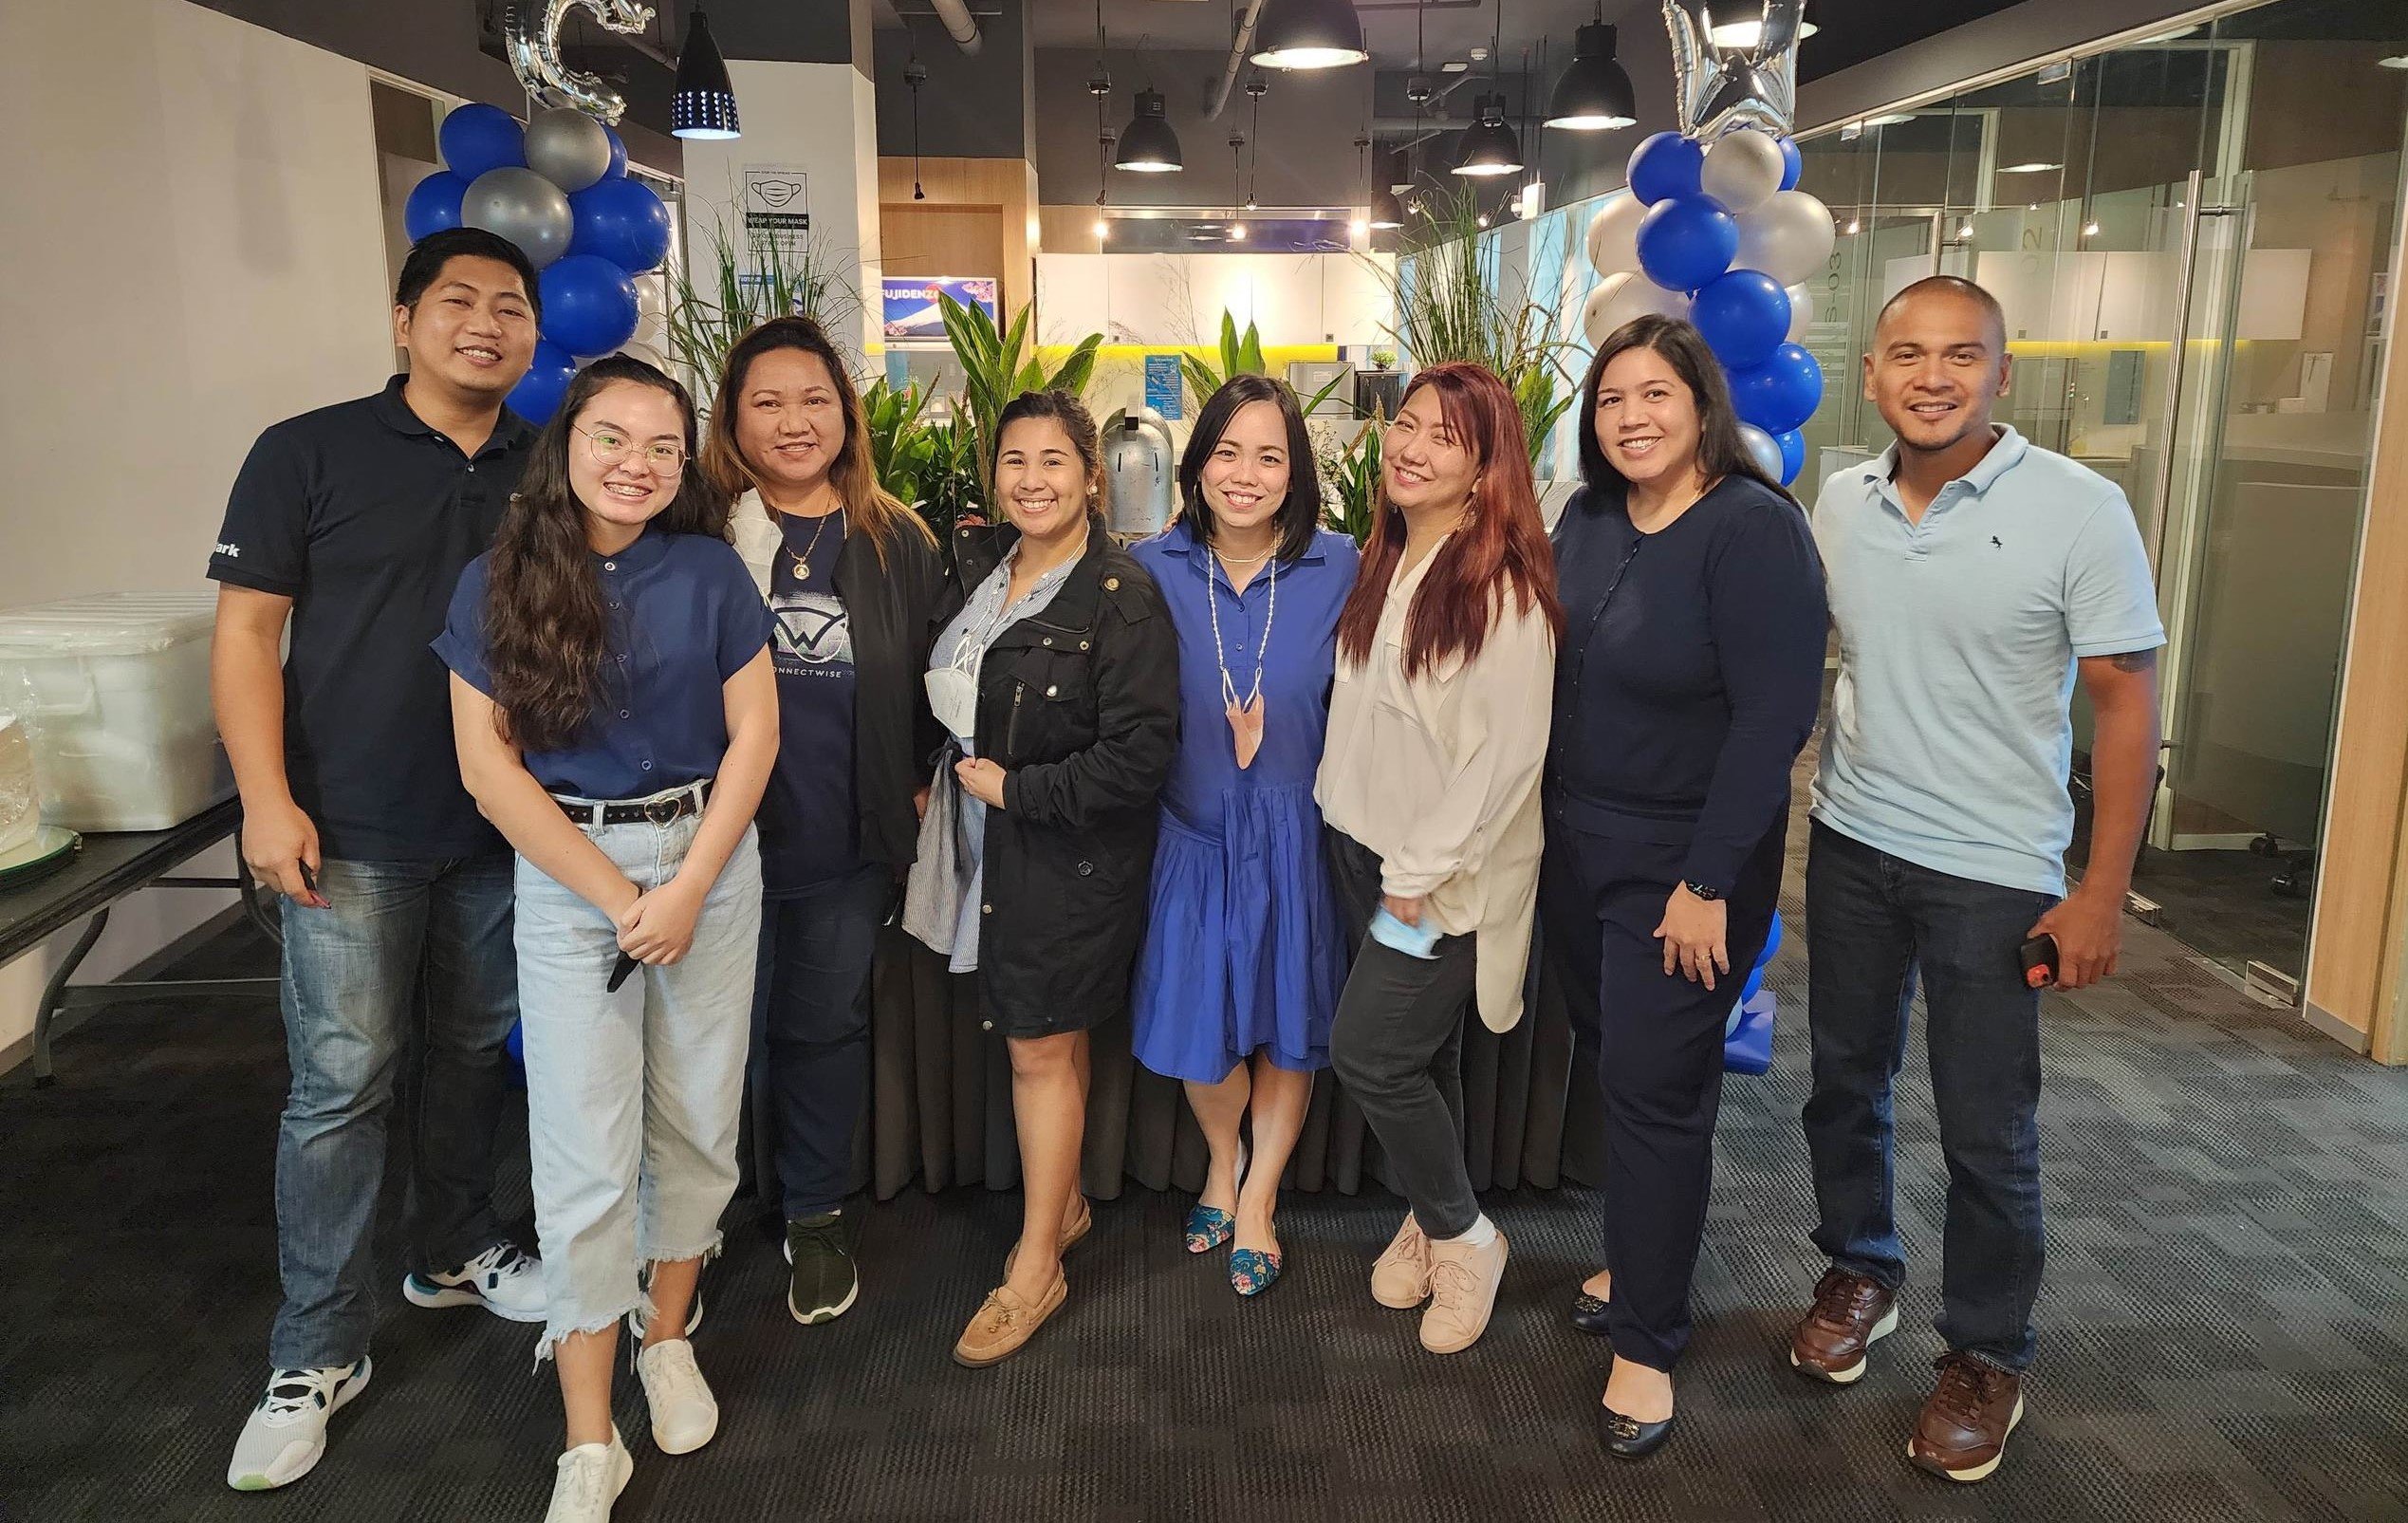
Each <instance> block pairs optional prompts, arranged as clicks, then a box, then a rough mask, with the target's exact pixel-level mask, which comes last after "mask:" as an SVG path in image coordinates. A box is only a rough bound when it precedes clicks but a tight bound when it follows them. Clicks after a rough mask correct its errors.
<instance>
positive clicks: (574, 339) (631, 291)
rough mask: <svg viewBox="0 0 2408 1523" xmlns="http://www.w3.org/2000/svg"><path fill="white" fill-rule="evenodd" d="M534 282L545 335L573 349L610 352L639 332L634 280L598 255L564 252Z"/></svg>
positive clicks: (581, 352)
mask: <svg viewBox="0 0 2408 1523" xmlns="http://www.w3.org/2000/svg"><path fill="white" fill-rule="evenodd" d="M536 281H537V284H538V285H539V286H540V287H541V289H542V294H543V298H544V337H546V338H547V339H549V340H551V341H552V342H553V343H554V344H558V345H559V346H560V347H562V348H564V349H565V350H567V351H568V352H569V353H570V354H574V355H594V354H608V353H609V352H610V351H611V350H613V349H616V348H618V347H619V346H620V345H621V344H624V343H626V342H627V341H628V340H629V339H630V338H632V337H634V336H635V332H636V318H637V315H638V314H637V310H636V283H635V282H634V281H632V280H629V279H628V278H627V272H626V271H625V270H623V269H620V268H619V267H618V266H617V265H614V264H612V263H611V262H610V261H609V260H607V259H604V258H602V256H601V255H600V254H575V253H573V254H569V255H566V256H565V257H564V258H561V259H559V260H556V261H554V262H553V263H552V264H550V265H548V266H546V268H545V269H544V272H543V273H542V274H541V275H538V276H537V277H536Z"/></svg>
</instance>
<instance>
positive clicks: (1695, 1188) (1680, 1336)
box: [1539, 804, 1787, 1370]
mask: <svg viewBox="0 0 2408 1523" xmlns="http://www.w3.org/2000/svg"><path fill="white" fill-rule="evenodd" d="M1786 824H1787V822H1786V820H1785V821H1777V822H1775V823H1774V825H1773V827H1772V828H1771V830H1769V832H1767V834H1766V836H1765V839H1764V842H1763V844H1762V845H1759V846H1757V848H1756V850H1755V853H1754V855H1752V856H1751V857H1750V858H1749V859H1748V863H1747V865H1746V866H1745V867H1743V868H1741V869H1740V874H1739V881H1738V882H1737V883H1736V884H1735V885H1734V886H1733V888H1732V893H1731V895H1730V897H1729V899H1728V901H1727V903H1728V905H1729V917H1730V918H1729V921H1728V927H1727V929H1726V931H1725V932H1724V945H1725V947H1726V949H1727V950H1728V952H1729V954H1730V957H1731V972H1730V973H1729V974H1728V975H1716V976H1715V978H1714V987H1713V989H1712V990H1711V991H1709V990H1708V989H1707V988H1706V986H1705V985H1703V984H1700V983H1691V982H1690V981H1689V979H1688V978H1687V977H1686V976H1685V975H1682V974H1680V973H1678V972H1675V973H1671V974H1667V973H1665V972H1664V952H1663V943H1662V942H1661V941H1659V940H1658V939H1657V938H1656V935H1655V931H1656V927H1657V925H1658V923H1659V922H1661V920H1662V919H1663V917H1664V905H1665V902H1666V901H1668V900H1669V899H1670V898H1671V897H1672V891H1673V888H1674V887H1675V885H1676V884H1677V883H1678V882H1680V876H1681V873H1680V869H1681V864H1682V861H1683V859H1684V858H1686V856H1687V855H1688V847H1687V846H1686V845H1664V844H1659V843H1656V842H1646V841H1620V840H1613V839H1609V838H1607V837H1604V836H1599V835H1592V834H1590V833H1588V832H1586V831H1584V830H1579V829H1575V828H1573V827H1569V826H1567V825H1565V823H1564V822H1563V820H1562V819H1561V818H1560V817H1559V816H1558V814H1557V813H1556V811H1555V808H1553V806H1552V805H1551V804H1550V806H1549V807H1548V809H1547V862H1546V870H1545V872H1544V873H1543V874H1542V876H1541V880H1540V889H1539V904H1540V912H1541V914H1542V915H1543V916H1544V917H1545V923H1546V933H1547V955H1548V957H1551V958H1552V959H1554V962H1555V966H1556V969H1557V974H1558V976H1560V977H1561V978H1563V979H1564V981H1565V997H1566V999H1567V1001H1568V1002H1569V1003H1570V1004H1571V1006H1572V1010H1573V1018H1574V1019H1575V1020H1576V1021H1581V1022H1583V1023H1584V1024H1585V1023H1586V1022H1588V1021H1594V1022H1595V1023H1596V1024H1595V1028H1594V1030H1595V1032H1596V1036H1597V1068H1598V1078H1599V1081H1600V1083H1601V1084H1602V1087H1603V1090H1604V1097H1605V1107H1604V1109H1605V1179H1604V1186H1605V1190H1604V1193H1605V1267H1606V1268H1607V1269H1608V1270H1610V1271H1611V1272H1613V1276H1614V1293H1613V1314H1612V1318H1611V1322H1612V1333H1613V1343H1614V1352H1615V1353H1617V1354H1619V1355H1620V1356H1621V1357H1622V1358H1624V1359H1628V1360H1631V1361H1633V1362H1634V1363H1637V1364H1640V1365H1647V1366H1648V1367H1649V1368H1651V1369H1662V1370H1669V1369H1671V1368H1672V1367H1673V1366H1674V1365H1676V1364H1677V1363H1678V1362H1679V1360H1680V1355H1681V1350H1682V1349H1684V1348H1686V1347H1688V1346H1689V1332H1690V1322H1689V1281H1690V1277H1691V1275H1692V1273H1693V1272H1695V1269H1696V1265H1697V1245H1698V1239H1699V1237H1700V1236H1701V1235H1703V1233H1704V1231H1705V1225H1706V1202H1707V1198H1708V1197H1709V1195H1710V1194H1711V1193H1712V1190H1713V1170H1714V1162H1713V1142H1714V1117H1715V1115H1716V1113H1717V1112H1718V1111H1719V1110H1720V1108H1721V1105H1722V1033H1723V1027H1724V1025H1725V1023H1726V1022H1727V1021H1728V1020H1729V1019H1730V1016H1731V1007H1732V1004H1733V1003H1735V1002H1736V1001H1737V1000H1738V998H1739V990H1740V987H1741V985H1742V984H1744V983H1745V982H1746V980H1747V976H1748V970H1749V969H1750V967H1752V966H1754V964H1755V960H1756V957H1757V956H1758V954H1760V953H1762V952H1763V950H1764V942H1765V938H1766V936H1767V935H1769V933H1770V931H1771V928H1772V915H1773V911H1774V910H1775V909H1776V908H1777V907H1778V905H1779V902H1780V897H1781V866H1782V837H1783V833H1784V829H1785V827H1786Z"/></svg>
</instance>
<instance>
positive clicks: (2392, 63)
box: [2375, 53, 2408, 68]
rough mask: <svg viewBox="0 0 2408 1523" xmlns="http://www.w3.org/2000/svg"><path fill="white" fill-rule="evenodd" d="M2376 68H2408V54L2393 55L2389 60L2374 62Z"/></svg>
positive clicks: (2382, 59) (2380, 59) (2383, 59)
mask: <svg viewBox="0 0 2408 1523" xmlns="http://www.w3.org/2000/svg"><path fill="white" fill-rule="evenodd" d="M2375 66H2376V67H2377V68H2408V53H2394V54H2393V55H2392V56H2391V57H2389V58H2379V59H2377V60H2375Z"/></svg>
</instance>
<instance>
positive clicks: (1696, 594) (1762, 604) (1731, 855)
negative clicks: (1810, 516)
mask: <svg viewBox="0 0 2408 1523" xmlns="http://www.w3.org/2000/svg"><path fill="white" fill-rule="evenodd" d="M1622 498H1623V493H1622V492H1621V490H1619V489H1617V490H1614V491H1611V492H1601V491H1590V490H1585V489H1584V490H1583V491H1582V492H1579V493H1578V494H1577V495H1575V496H1574V497H1573V498H1572V500H1571V501H1570V502H1568V503H1566V504H1565V507H1564V516H1563V517H1562V518H1561V519H1559V520H1558V521H1557V523H1556V526H1555V534H1554V541H1555V575H1556V585H1557V590H1558V592H1559V594H1560V595H1561V596H1562V598H1563V600H1564V623H1565V628H1564V641H1563V644H1562V645H1561V646H1560V647H1558V649H1557V652H1556V658H1555V723H1554V726H1553V729H1552V733H1551V736H1550V740H1549V745H1548V755H1547V787H1548V789H1550V790H1551V791H1552V792H1553V793H1554V794H1555V795H1556V798H1557V801H1558V802H1559V803H1560V804H1561V805H1562V806H1563V808H1564V810H1565V814H1566V816H1567V817H1568V818H1569V819H1570V821H1571V823H1572V824H1574V825H1575V826H1578V827H1581V828H1583V829H1585V830H1589V831H1591V832H1593V833H1595V834H1598V835H1602V836H1608V837H1612V838H1616V839H1620V840H1625V841H1645V842H1652V843H1656V844H1658V845H1687V847H1688V848H1689V849H1688V855H1687V857H1686V859H1685V864H1684V866H1683V868H1682V872H1681V876H1682V878H1683V880H1684V881H1686V882H1695V883H1701V884H1704V885H1705V886H1706V887H1709V888H1713V889H1717V890H1720V891H1723V892H1726V893H1727V892H1729V891H1730V889H1731V886H1732V883H1733V882H1736V881H1737V879H1738V877H1739V869H1740V867H1741V866H1742V864H1745V863H1746V862H1747V860H1748V856H1749V854H1750V852H1752V851H1753V850H1754V849H1755V848H1756V845H1757V843H1759V842H1761V841H1762V840H1763V839H1764V836H1765V832H1766V831H1767V830H1769V829H1770V828H1772V826H1773V824H1774V822H1775V821H1777V820H1779V819H1781V818H1782V817H1783V814H1784V812H1785V811H1786V810H1787V808H1788V803H1789V767H1790V764H1791V763H1792V762H1794V761H1795V760H1796V759H1797V755H1798V751H1799V748H1800V747H1802V746H1804V745H1805V744H1806V736H1807V734H1809V733H1811V732H1812V730H1813V729H1814V715H1815V711H1816V709H1817V708H1818V707H1819V706H1820V705H1821V702H1822V696H1823V649H1824V643H1825V637H1826V636H1827V634H1828V632H1829V629H1830V613H1829V610H1828V607H1827V606H1826V604H1825V599H1824V590H1823V563H1822V561H1821V559H1820V558H1819V557H1817V555H1816V554H1815V549H1814V538H1813V535H1812V534H1811V533H1810V532H1809V531H1808V530H1807V528H1806V514H1804V513H1803V512H1801V511H1799V510H1798V507H1797V505H1796V504H1795V503H1793V502H1791V501H1789V499H1788V498H1787V497H1784V496H1783V495H1781V494H1780V493H1779V492H1774V491H1773V490H1772V489H1771V488H1769V487H1767V486H1766V485H1764V483H1762V482H1760V481H1755V480H1751V479H1750V478H1748V477H1744V476H1729V477H1726V478H1725V479H1723V480H1722V481H1720V482H1718V483H1716V484H1715V486H1714V488H1713V491H1711V492H1707V493H1706V494H1705V495H1704V496H1702V497H1700V498H1698V499H1697V501H1696V502H1695V503H1694V504H1692V505H1691V506H1690V508H1689V510H1688V511H1686V512H1684V513H1682V514H1681V515H1680V516H1679V517H1678V518H1676V519H1674V520H1673V521H1672V522H1671V523H1670V524H1667V525H1665V526H1664V527H1663V528H1662V529H1658V531H1656V532H1655V533H1652V534H1642V533H1640V532H1639V529H1638V528H1637V527H1636V526H1635V525H1633V524H1632V523H1631V521H1630V514H1629V513H1628V511H1625V510H1624V508H1623V504H1622Z"/></svg>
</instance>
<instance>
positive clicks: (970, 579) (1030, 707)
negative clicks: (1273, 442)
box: [905, 392, 1178, 1366]
mask: <svg viewBox="0 0 2408 1523" xmlns="http://www.w3.org/2000/svg"><path fill="white" fill-rule="evenodd" d="M1102 482H1103V476H1102V459H1101V457H1100V455H1099V452H1098V448H1097V442H1096V427H1095V422H1094V420H1093V419H1092V418H1089V417H1088V416H1087V412H1086V409H1085V408H1084V407H1082V406H1081V405H1080V404H1079V402H1078V400H1077V399H1075V398H1072V397H1069V396H1066V395H1065V394H1063V393H1060V392H1024V393H1022V394H1021V396H1020V397H1019V398H1017V399H1014V400H1013V401H1012V402H1011V404H1010V406H1008V407H1006V408H1005V409H1004V412H1003V416H1002V418H1001V419H1000V421H999V424H998V427H997V430H996V451H995V468H994V497H995V505H996V507H997V508H998V509H999V510H1000V511H1001V512H1002V513H1004V514H1005V515H1007V516H1008V517H1009V518H1010V525H1009V526H996V527H993V528H985V527H974V526H966V527H964V528H963V529H960V530H958V531H957V533H956V536H955V539H954V560H955V564H956V568H957V570H958V572H959V578H958V582H959V585H960V587H961V588H962V600H961V604H960V606H959V608H958V609H957V611H955V612H954V616H953V618H952V620H951V622H949V623H948V624H947V625H946V627H945V630H944V633H943V634H941V635H939V636H938V637H937V640H936V643H935V649H934V650H933V651H932V652H931V655H930V659H929V674H928V691H929V696H930V700H931V707H932V709H933V711H934V713H935V716H936V718H937V721H938V722H939V724H940V725H941V726H942V727H943V728H944V729H946V730H947V731H948V732H949V733H950V734H952V736H953V737H954V738H953V742H952V744H951V745H950V746H949V747H948V748H947V755H948V759H949V760H950V759H951V758H952V757H953V756H954V755H958V756H959V758H960V759H959V760H957V761H953V763H952V765H951V767H950V768H948V767H944V766H940V767H939V769H938V775H937V785H938V789H939V792H938V796H937V797H935V799H934V800H933V801H932V803H931V806H930V808H929V812H928V818H927V821H926V823H925V825H924V826H923V828H922V833H921V850H920V854H919V862H918V864H917V866H916V867H915V869H914V880H913V884H912V890H911V894H910V896H909V903H908V905H907V911H906V920H905V923H906V925H907V926H908V928H909V929H910V930H911V931H912V933H913V934H914V935H916V936H917V937H919V938H920V939H922V940H923V941H926V942H927V943H928V944H929V945H931V946H933V947H935V949H936V950H938V951H940V952H944V953H947V954H948V956H949V957H950V965H951V966H952V968H953V969H954V971H955V972H967V971H970V970H971V969H973V968H974V969H976V970H977V972H978V973H979V975H980V979H979V982H980V991H979V1006H980V1010H979V1025H980V1026H981V1028H982V1029H984V1030H986V1031H995V1032H999V1033H1001V1034H1002V1035H1003V1036H1004V1038H1005V1039H1006V1041H1007V1042H1008V1043H1009V1045H1010V1052H1011V1098H1012V1119H1013V1124H1014V1126H1015V1128H1016V1129H1017V1131H1018V1133H1019V1140H1020V1159H1021V1176H1022V1189H1023V1195H1024V1198H1025V1207H1024V1216H1023V1222H1022V1228H1021V1234H1020V1241H1019V1244H1018V1246H1017V1247H1015V1248H1014V1249H1013V1251H1012V1256H1011V1257H1010V1258H1009V1259H1007V1260H1006V1261H1005V1265H1004V1275H1005V1278H1004V1283H1003V1284H1002V1285H1000V1286H998V1287H997V1288H996V1289H995V1290H994V1291H991V1292H990V1293H989V1294H988V1296H987V1299H986V1301H985V1302H984V1303H983V1304H982V1305H981V1306H980V1307H979V1309H978V1312H977V1314H976V1315H975V1316H973V1317H972V1319H971V1322H970V1326H969V1328H967V1329H966V1330H965V1331H964V1332H963V1333H962V1336H961V1340H960V1342H959V1343H957V1344H956V1345H955V1346H954V1359H956V1360H957V1361H959V1362H960V1363H962V1364H964V1365H972V1366H983V1365H991V1364H994V1363H995V1362H997V1361H998V1360H1001V1359H1004V1358H1006V1357H1007V1356H1009V1355H1010V1354H1012V1353H1014V1352H1016V1351H1018V1349H1019V1348H1020V1347H1022V1346H1023V1345H1024V1344H1026V1343H1027V1342H1028V1337H1029V1335H1030V1334H1032V1333H1034V1332H1035V1331H1036V1329H1037V1328H1038V1327H1039V1326H1041V1325H1042V1324H1043V1323H1044V1322H1045V1320H1046V1319H1047V1317H1049V1316H1051V1315H1052V1314H1053V1312H1054V1311H1055V1310H1056V1309H1059V1308H1060V1307H1061V1305H1062V1302H1063V1298H1064V1297H1065V1295H1066V1294H1067V1292H1068V1285H1067V1283H1066V1282H1065V1280H1064V1278H1063V1275H1062V1267H1061V1255H1062V1251H1063V1250H1064V1249H1065V1248H1067V1247H1068V1246H1069V1245H1070V1244H1071V1243H1072V1242H1075V1241H1076V1240H1077V1239H1078V1238H1079V1237H1081V1236H1083V1235H1084V1234H1085V1232H1086V1230H1087V1227H1088V1224H1089V1222H1090V1220H1091V1219H1092V1218H1091V1217H1089V1216H1088V1213H1087V1205H1086V1201H1085V1199H1084V1198H1082V1197H1081V1196H1080V1194H1079V1192H1078V1176H1079V1149H1080V1143H1081V1141H1082V1139H1083V1136H1084V1129H1085V1120H1086V1087H1087V1032H1088V1031H1090V1030H1091V1029H1092V1028H1094V1027H1095V1026H1097V1025H1099V1024H1101V1023H1102V1022H1103V1021H1104V1020H1107V1019H1109V1018H1111V1017H1112V1016H1115V1015H1118V1014H1120V1013H1121V1012H1122V1011H1124V1010H1126V1009H1127V1007H1128V999H1129V975H1130V969H1131V965H1132V963H1133V962H1134V961H1135V959H1136V957H1137V950H1138V943H1139V939H1140V938H1141V936H1142V934H1143V931H1144V922H1145V908H1146V902H1147V892H1146V891H1147V885H1148V883H1149V882H1150V880H1151V876H1152V872H1153V866H1154V840H1155V829H1156V826H1157V823H1158V816H1159V811H1158V808H1157V805H1156V800H1157V796H1158V794H1159V793H1160V791H1161V789H1162V784H1163V781H1164V779H1165V778H1166V777H1168V776H1169V774H1170V769H1171V758H1172V755H1173V752H1175V751H1176V745H1177V740H1178V641H1177V637H1176V634H1175V633H1174V631H1173V630H1172V628H1171V622H1170V620H1169V618H1168V616H1167V615H1166V613H1165V611H1164V609H1163V605H1162V595H1161V593H1160V591H1159V590H1158V588H1157V587H1156V586H1155V585H1154V580H1153V578H1152V577H1150V576H1148V575H1147V574H1146V572H1145V570H1144V569H1143V568H1142V567H1141V566H1139V565H1138V563H1137V561H1136V560H1135V559H1134V558H1132V557H1131V556H1130V555H1129V553H1128V552H1127V551H1126V550H1123V549H1122V548H1121V547H1120V546H1118V545H1116V544H1115V543H1113V541H1112V540H1111V538H1110V536H1108V535H1107V534H1106V533H1105V532H1104V529H1103V521H1102V517H1101V516H1100V515H1099V512H1098V510H1099V508H1100V506H1101V498H1102Z"/></svg>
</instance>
